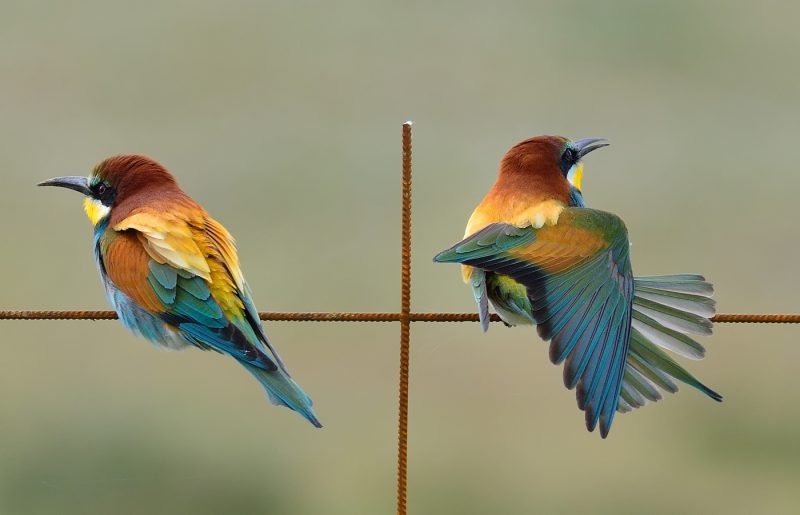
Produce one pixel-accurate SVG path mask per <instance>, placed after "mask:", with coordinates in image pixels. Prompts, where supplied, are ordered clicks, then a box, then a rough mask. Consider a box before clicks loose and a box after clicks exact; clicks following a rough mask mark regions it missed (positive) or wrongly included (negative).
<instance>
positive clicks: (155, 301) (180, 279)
mask: <svg viewBox="0 0 800 515" xmlns="http://www.w3.org/2000/svg"><path fill="white" fill-rule="evenodd" d="M39 186H60V187H63V188H69V189H72V190H75V191H78V192H80V193H83V194H84V195H85V196H86V198H85V199H84V208H85V210H86V214H87V215H88V216H89V220H91V222H92V224H93V225H94V255H95V262H96V264H97V269H98V270H99V272H100V278H101V280H102V282H103V286H104V287H105V290H106V296H107V297H108V301H109V303H110V304H111V307H113V308H114V311H116V312H117V315H119V319H120V321H121V322H122V324H123V325H124V326H125V327H127V328H128V329H129V330H131V331H132V332H134V333H135V334H138V335H140V336H143V337H144V338H146V339H148V340H150V341H151V342H153V343H155V344H157V345H159V346H162V347H164V348H167V349H181V348H185V347H187V346H194V347H198V348H200V349H203V350H214V351H217V352H219V353H221V354H227V355H228V356H231V357H232V358H233V359H235V360H236V361H238V362H239V363H240V364H241V365H242V366H243V367H244V368H245V369H246V370H247V371H248V372H250V374H252V375H253V376H254V377H255V378H256V379H257V380H258V382H259V383H261V386H263V387H264V390H266V392H267V396H268V397H269V399H270V401H271V402H272V403H273V404H276V405H279V406H286V407H288V408H291V409H293V410H295V411H296V412H298V413H300V414H301V415H302V416H303V417H305V418H306V419H307V420H308V421H309V422H311V423H312V424H313V425H314V426H316V427H322V425H321V424H320V422H319V421H318V420H317V417H316V416H315V415H314V410H313V409H312V407H311V406H312V402H311V399H310V398H309V397H308V395H306V394H305V393H304V392H303V390H302V389H301V388H300V387H299V386H298V385H297V383H295V382H294V380H293V379H292V378H291V376H290V375H289V372H288V371H287V370H286V366H285V365H284V363H283V361H282V360H281V358H280V356H278V353H277V352H276V351H275V348H274V347H273V346H272V344H271V343H270V341H269V340H268V339H267V335H266V334H265V333H264V329H263V328H262V327H261V321H260V320H259V318H258V311H257V310H256V307H255V305H254V304H253V300H252V296H251V292H250V288H249V287H248V286H247V282H246V281H245V280H244V276H243V275H242V271H241V270H240V268H239V258H238V256H237V253H236V247H235V244H234V241H233V237H231V235H230V233H229V232H228V231H227V230H226V229H225V228H224V227H223V226H222V225H221V224H220V223H219V222H217V221H216V220H214V219H213V218H211V217H210V216H209V215H208V213H206V211H205V210H204V209H203V208H202V207H201V206H200V204H198V203H197V202H195V201H194V200H192V199H191V198H190V197H189V196H188V195H187V194H186V193H184V192H183V190H181V189H180V187H179V186H178V183H177V182H176V181H175V178H174V177H173V176H172V174H170V173H169V172H168V171H167V169H166V168H164V167H163V166H161V165H160V164H159V163H157V162H156V161H153V160H152V159H149V158H147V157H144V156H138V155H123V156H116V157H111V158H109V159H106V160H105V161H103V162H102V163H100V164H99V165H97V167H95V169H94V170H93V172H92V173H91V175H90V176H89V177H75V176H70V177H56V178H55V179H50V180H49V181H44V182H42V183H40V184H39Z"/></svg>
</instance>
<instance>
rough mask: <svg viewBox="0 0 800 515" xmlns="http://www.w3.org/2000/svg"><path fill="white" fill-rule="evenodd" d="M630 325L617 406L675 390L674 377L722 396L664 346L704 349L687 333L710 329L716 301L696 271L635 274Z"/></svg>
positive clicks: (685, 351) (626, 407) (685, 352)
mask: <svg viewBox="0 0 800 515" xmlns="http://www.w3.org/2000/svg"><path fill="white" fill-rule="evenodd" d="M634 285H635V286H634V300H633V327H632V328H631V341H630V351H629V353H628V360H627V364H626V367H625V376H624V381H623V385H622V392H621V395H620V400H619V405H618V408H617V409H618V411H620V412H627V411H630V410H632V409H635V408H639V407H641V406H644V405H645V404H647V402H648V401H657V400H659V399H661V393H660V391H659V390H663V391H666V392H669V393H674V392H676V391H678V386H677V385H676V384H675V382H674V381H673V379H677V380H678V381H681V382H683V383H686V384H688V385H690V386H692V387H694V388H697V389H698V390H700V391H701V392H703V393H704V394H706V395H708V396H709V397H711V398H712V399H714V400H715V401H721V400H722V396H721V395H720V394H718V393H717V392H715V391H714V390H712V389H711V388H709V387H707V386H706V385H704V384H703V383H701V382H700V381H698V380H697V379H696V378H695V377H694V376H693V375H692V374H690V373H689V372H688V371H687V370H686V369H685V368H683V367H682V366H680V365H679V364H678V363H677V362H676V361H675V360H673V359H672V358H671V357H670V356H669V354H667V353H666V352H664V350H669V351H672V352H674V353H676V354H679V355H681V356H684V357H687V358H690V359H702V358H703V356H704V355H705V349H704V348H703V346H702V345H700V344H699V343H698V342H696V341H695V340H694V339H693V338H691V337H690V336H689V334H700V335H708V334H711V326H712V324H711V320H709V319H710V318H711V317H713V316H714V313H715V311H716V306H715V302H714V300H713V299H712V298H711V296H712V295H713V293H714V287H713V286H712V285H711V284H710V283H708V282H706V280H705V278H704V277H703V276H701V275H693V274H682V275H665V276H657V277H636V278H635V279H634Z"/></svg>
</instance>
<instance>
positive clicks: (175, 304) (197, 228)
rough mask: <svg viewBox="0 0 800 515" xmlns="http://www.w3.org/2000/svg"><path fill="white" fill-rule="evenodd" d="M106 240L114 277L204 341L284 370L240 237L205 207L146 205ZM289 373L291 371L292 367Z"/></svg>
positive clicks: (144, 303)
mask: <svg viewBox="0 0 800 515" xmlns="http://www.w3.org/2000/svg"><path fill="white" fill-rule="evenodd" d="M111 229H112V230H109V231H107V237H105V238H104V239H103V240H102V242H101V257H102V260H103V266H104V268H105V271H106V273H107V275H108V277H109V279H110V280H111V281H112V282H113V283H114V284H115V286H117V287H118V288H119V289H120V290H122V291H123V292H124V293H125V294H126V295H128V296H129V297H130V298H131V299H133V300H134V301H136V302H137V303H138V304H139V305H140V306H142V307H144V308H145V309H147V310H148V311H150V312H151V313H153V314H154V315H156V316H158V317H159V318H160V319H162V320H163V321H164V322H166V323H168V324H170V325H171V326H173V327H175V328H177V329H179V330H180V331H181V332H182V333H183V335H184V336H185V337H186V338H187V339H188V340H189V341H191V342H192V343H194V344H195V345H196V346H198V347H200V348H203V349H212V350H216V351H218V352H223V353H225V354H230V355H231V356H233V357H234V358H236V359H238V360H239V361H242V362H243V363H246V364H249V365H252V366H254V367H256V368H259V369H262V370H265V371H275V370H277V368H278V366H280V367H281V369H284V367H283V363H282V362H281V360H280V358H279V357H278V355H277V353H275V351H274V350H273V349H272V347H271V345H270V344H269V342H268V340H267V338H266V335H265V334H264V331H263V328H262V327H261V323H260V321H259V319H258V313H257V311H256V309H255V306H254V305H253V302H252V300H251V297H250V292H249V288H248V287H247V284H246V283H245V282H244V279H243V277H242V273H241V271H240V269H239V263H238V258H237V254H236V249H235V246H234V243H233V239H232V237H231V236H230V234H229V233H228V232H227V231H226V230H225V229H224V228H223V227H222V226H221V225H220V224H219V223H217V222H216V221H214V220H212V219H211V218H209V217H208V216H207V215H205V213H202V212H199V213H196V214H194V215H190V214H186V215H182V214H180V213H178V214H176V213H163V212H159V213H156V212H151V211H140V212H135V213H134V214H132V215H130V216H128V217H127V218H125V219H124V220H122V221H121V222H119V223H117V224H116V225H115V226H114V227H113V228H111ZM284 371H285V369H284Z"/></svg>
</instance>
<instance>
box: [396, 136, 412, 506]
mask: <svg viewBox="0 0 800 515" xmlns="http://www.w3.org/2000/svg"><path fill="white" fill-rule="evenodd" d="M401 249H402V250H401V255H402V257H401V274H400V281H401V284H400V400H399V409H398V422H397V514H398V515H406V504H407V492H408V484H407V477H408V365H409V350H410V339H411V122H410V121H408V122H406V123H404V124H403V222H402V246H401Z"/></svg>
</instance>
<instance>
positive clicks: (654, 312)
mask: <svg viewBox="0 0 800 515" xmlns="http://www.w3.org/2000/svg"><path fill="white" fill-rule="evenodd" d="M607 145H608V143H606V142H605V140H604V139H600V138H587V139H581V140H577V141H570V140H568V139H566V138H563V137H559V136H538V137H535V138H531V139H528V140H525V141H523V142H521V143H519V144H517V145H515V146H514V147H512V148H511V149H510V150H509V151H508V152H507V153H506V154H505V156H504V157H503V159H502V161H501V163H500V171H499V175H498V177H497V182H495V184H494V186H493V187H492V189H491V190H490V191H489V193H488V194H487V195H486V197H485V198H484V199H483V201H482V202H481V203H480V204H479V205H478V207H477V208H476V209H475V211H474V212H473V213H472V216H471V217H470V219H469V222H468V223H467V230H466V233H465V235H464V240H462V241H460V242H459V243H456V244H455V245H454V246H452V247H451V248H449V249H447V250H445V251H443V252H441V253H440V254H438V255H437V256H436V257H435V258H434V261H437V262H442V263H444V262H447V263H461V264H462V265H463V266H462V272H463V278H464V282H465V283H467V284H469V285H470V286H471V287H472V292H473V294H474V297H475V301H476V302H477V304H478V312H479V316H480V321H481V325H482V327H483V330H484V331H486V330H487V329H488V324H489V303H490V302H491V304H492V306H494V309H495V310H496V311H497V314H498V315H499V316H500V318H501V319H502V320H503V321H504V322H505V323H506V325H508V326H513V325H520V324H528V325H530V324H536V326H537V331H538V333H539V335H540V336H541V337H542V339H544V340H549V341H550V359H551V361H552V362H553V363H555V364H559V363H562V362H564V363H565V365H564V384H565V385H566V386H567V388H570V389H572V388H576V387H577V390H576V394H577V398H578V407H579V408H580V409H581V410H583V411H584V412H585V416H586V427H587V429H589V431H593V430H594V429H595V427H596V426H597V424H598V422H599V424H600V434H601V436H602V437H603V438H605V437H606V436H608V432H609V430H610V428H611V423H612V422H613V420H614V414H615V412H616V411H620V412H622V413H625V412H628V411H631V410H632V409H634V408H639V407H641V406H643V405H644V404H646V403H647V401H657V400H659V399H660V398H661V394H660V392H659V388H660V389H663V390H665V391H667V392H670V393H674V392H676V391H677V390H678V387H677V385H676V384H675V383H674V382H673V379H677V380H679V381H682V382H684V383H686V384H689V385H691V386H693V387H695V388H697V389H698V390H700V391H701V392H703V393H705V394H706V395H708V396H709V397H711V398H712V399H714V400H716V401H721V400H722V397H721V396H720V395H719V394H718V393H716V392H714V391H713V390H711V389H710V388H708V387H707V386H705V385H704V384H702V383H700V382H699V381H698V380H697V379H695V378H694V377H693V376H692V375H691V374H690V373H689V372H687V371H686V370H685V369H684V368H683V367H682V366H680V365H679V364H678V363H677V362H676V361H675V360H673V359H672V358H671V357H670V356H669V355H668V354H667V353H665V352H664V350H663V349H667V350H670V351H672V352H675V353H677V354H679V355H682V356H685V357H688V358H693V359H700V358H702V357H703V355H704V353H705V349H704V348H703V347H702V346H701V345H700V344H699V343H697V342H696V341H695V340H694V339H692V338H691V337H690V336H689V334H692V333H694V334H701V335H706V334H710V333H711V321H710V320H709V318H711V317H713V315H714V313H715V303H714V301H713V300H712V299H711V296H712V294H713V287H712V286H711V284H709V283H708V282H706V280H705V279H704V278H703V277H702V276H700V275H694V274H683V275H668V276H658V277H633V273H632V270H631V262H630V255H629V250H630V249H629V247H630V244H629V242H628V233H627V229H626V228H625V224H624V223H623V222H622V220H621V219H620V218H619V217H618V216H616V215H613V214H611V213H607V212H604V211H598V210H596V209H589V208H586V207H585V206H584V202H583V193H582V191H581V180H582V178H583V161H582V159H583V157H584V156H585V155H586V154H588V153H589V152H592V151H593V150H596V149H598V148H601V147H604V146H607Z"/></svg>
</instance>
